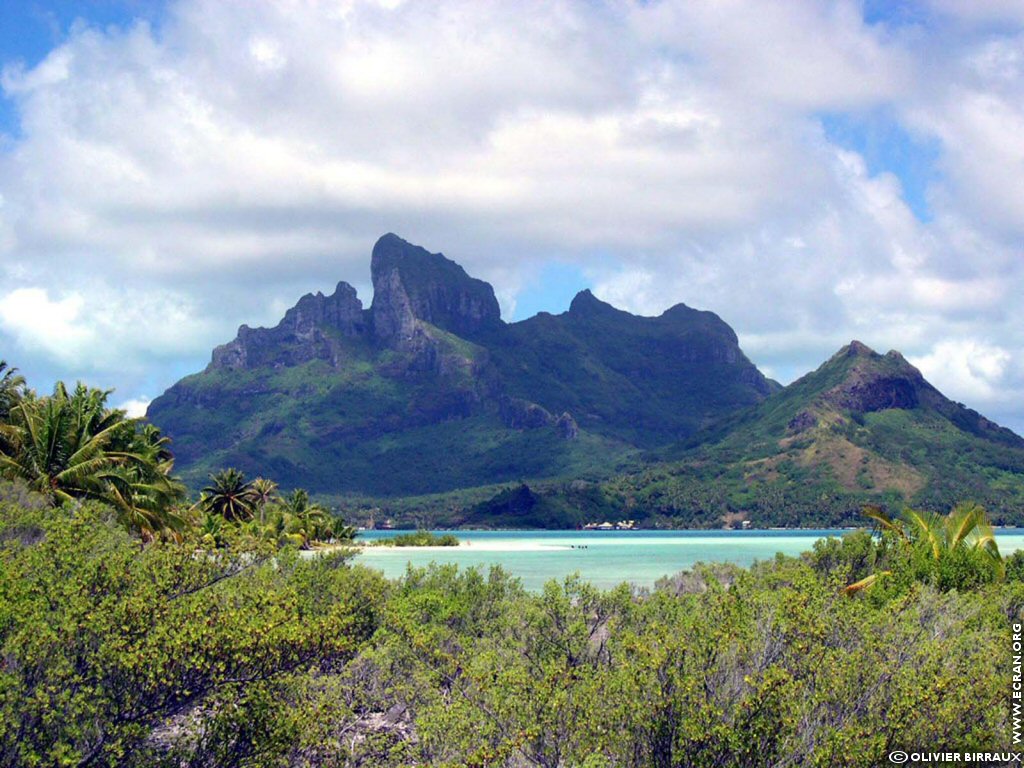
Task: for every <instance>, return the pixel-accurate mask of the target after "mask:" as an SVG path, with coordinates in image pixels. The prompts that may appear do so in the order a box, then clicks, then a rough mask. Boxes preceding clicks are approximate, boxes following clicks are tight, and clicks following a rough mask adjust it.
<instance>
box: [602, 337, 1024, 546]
mask: <svg viewBox="0 0 1024 768" xmlns="http://www.w3.org/2000/svg"><path fill="white" fill-rule="evenodd" d="M662 458H663V459H665V460H664V461H663V462H661V463H659V464H656V465H653V466H651V467H648V468H646V469H645V470H644V471H643V472H641V473H638V474H630V475H627V476H625V477H622V478H619V479H618V480H616V481H613V482H612V483H610V484H608V485H607V487H606V490H607V492H608V493H609V494H610V495H611V496H613V497H618V498H620V499H621V500H622V503H623V504H624V506H626V507H629V506H631V505H632V506H635V507H636V508H637V509H639V510H642V511H643V512H644V513H647V514H650V515H653V516H663V517H665V518H666V519H669V520H673V521H674V522H675V523H677V524H678V523H682V524H688V525H694V524H697V525H720V524H721V523H722V522H732V523H737V522H739V521H740V520H741V519H748V520H750V521H751V523H752V524H754V525H757V526H770V525H800V524H807V522H808V521H813V522H815V523H816V524H828V525H842V524H850V523H853V522H855V521H856V520H857V517H858V510H859V507H860V505H861V504H863V503H865V502H869V501H870V502H878V503H882V504H886V505H888V506H890V507H896V508H899V507H900V506H902V505H903V504H905V503H910V504H913V505H917V506H921V507H924V508H928V509H935V510H947V509H949V508H950V507H951V506H952V505H953V504H955V503H957V502H959V501H963V500H973V501H977V502H979V503H982V504H984V505H985V506H986V507H987V508H988V510H989V512H990V513H991V514H992V515H993V516H994V517H995V519H996V520H997V521H1002V522H1013V523H1018V524H1019V523H1024V439H1022V438H1021V437H1019V436H1018V435H1016V434H1014V433H1013V432H1011V431H1010V430H1008V429H1005V428H1003V427H1000V426H998V425H997V424H994V423H993V422H991V421H989V420H988V419H986V418H985V417H984V416H981V415H980V414H978V413H977V412H975V411H972V410H970V409H968V408H966V407H964V406H963V405H961V404H959V403H955V402H953V401H951V400H949V399H948V398H946V397H945V396H943V395H942V393H940V392H939V391H938V390H937V389H935V387H933V386H932V385H931V384H929V383H928V382H927V381H926V380H925V379H924V377H923V376H922V375H921V372H920V371H919V370H917V368H915V367H914V366H913V365H911V364H910V363H909V362H908V361H907V360H906V359H905V358H904V357H903V356H902V355H901V354H900V353H898V352H895V351H892V352H889V353H887V354H885V355H881V354H878V353H876V352H874V351H872V350H871V349H869V348H868V347H866V346H865V345H864V344H861V343H860V342H857V341H854V342H851V343H850V344H849V345H847V346H845V347H843V348H842V349H841V350H839V352H837V353H836V354H835V355H833V356H832V357H831V358H830V359H829V360H828V361H827V362H825V363H824V364H823V365H822V366H821V367H820V368H818V369H817V370H816V371H813V372H812V373H809V374H807V375H806V376H804V377H803V378H801V379H799V380H798V381H795V382H794V383H793V384H791V385H789V386H788V387H786V388H785V389H783V390H782V391H780V392H778V393H776V394H774V395H772V396H771V397H769V398H767V399H766V400H764V401H763V402H761V403H759V404H758V405H756V406H754V407H752V408H749V409H747V410H745V411H742V412H740V413H737V414H734V415H733V416H731V417H729V418H727V419H724V420H722V421H720V422H719V423H717V424H716V425H714V426H713V427H712V428H710V429H708V430H705V431H703V432H701V433H699V434H695V435H693V436H691V437H690V438H689V439H687V440H685V441H683V442H682V443H680V444H678V445H676V446H675V447H674V448H672V449H670V450H668V451H665V452H663V453H662ZM639 514H640V513H639V512H638V513H637V514H632V515H630V516H631V517H638V516H639Z"/></svg>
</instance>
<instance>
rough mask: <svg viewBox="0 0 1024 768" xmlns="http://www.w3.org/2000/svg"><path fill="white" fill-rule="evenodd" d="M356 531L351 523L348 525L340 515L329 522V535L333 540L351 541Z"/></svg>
mask: <svg viewBox="0 0 1024 768" xmlns="http://www.w3.org/2000/svg"><path fill="white" fill-rule="evenodd" d="M357 535H358V532H357V531H356V529H355V528H353V527H352V526H351V525H348V524H347V523H346V522H345V520H344V519H343V518H341V517H335V518H334V520H333V521H332V522H331V537H332V538H333V539H334V540H335V541H352V540H353V539H354V538H355V537H356V536H357Z"/></svg>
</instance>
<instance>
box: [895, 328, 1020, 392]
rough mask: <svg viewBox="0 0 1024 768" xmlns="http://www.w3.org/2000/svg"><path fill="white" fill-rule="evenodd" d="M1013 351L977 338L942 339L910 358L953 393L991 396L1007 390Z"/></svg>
mask: <svg viewBox="0 0 1024 768" xmlns="http://www.w3.org/2000/svg"><path fill="white" fill-rule="evenodd" d="M1010 360H1011V355H1010V353H1009V352H1008V351H1007V350H1005V349H1002V348H1001V347H998V346H996V345H993V344H987V343H985V342H981V341H977V340H975V339H962V340H951V341H941V342H939V343H937V344H936V345H935V346H934V347H933V348H932V349H931V351H930V352H929V353H928V354H926V355H923V356H921V357H914V358H911V362H912V363H913V364H914V365H916V366H917V367H918V368H920V369H921V372H922V373H923V374H924V375H925V378H928V379H930V380H931V381H932V383H933V384H935V385H936V386H938V387H940V388H941V389H944V390H945V391H946V393H947V394H948V395H949V396H950V397H954V398H957V399H962V400H968V401H969V400H981V401H985V400H992V399H993V398H998V397H1000V396H1005V395H1006V394H1008V393H1007V391H1006V385H1007V382H1006V381H1005V379H1004V376H1005V373H1006V370H1007V366H1008V364H1009V363H1010Z"/></svg>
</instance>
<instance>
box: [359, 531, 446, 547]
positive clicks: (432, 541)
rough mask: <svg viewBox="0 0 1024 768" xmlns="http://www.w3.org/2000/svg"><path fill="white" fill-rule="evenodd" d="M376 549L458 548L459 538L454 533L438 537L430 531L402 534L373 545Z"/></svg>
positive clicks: (380, 540) (378, 541) (375, 542)
mask: <svg viewBox="0 0 1024 768" xmlns="http://www.w3.org/2000/svg"><path fill="white" fill-rule="evenodd" d="M370 546H374V547H457V546H459V537H458V536H456V535H455V534H453V533H444V534H441V535H440V536H438V535H437V534H434V533H431V532H430V531H416V532H415V533H401V534H399V535H398V536H395V537H393V538H390V539H379V540H377V541H374V542H372V543H371V545H370Z"/></svg>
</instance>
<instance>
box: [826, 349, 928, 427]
mask: <svg viewBox="0 0 1024 768" xmlns="http://www.w3.org/2000/svg"><path fill="white" fill-rule="evenodd" d="M826 365H846V366H847V371H846V374H845V376H844V378H843V381H842V382H841V383H840V384H838V385H836V386H835V387H833V388H832V389H830V390H829V391H828V392H826V393H825V396H824V399H825V401H826V402H827V403H828V404H830V405H832V406H835V407H838V408H843V409H846V410H850V411H855V412H857V413H873V412H875V411H885V410H890V409H901V410H912V409H914V408H917V407H918V406H919V405H920V404H921V399H922V396H924V397H926V398H932V399H934V396H938V397H940V398H941V395H939V393H938V392H937V391H936V390H935V389H934V388H933V387H932V386H931V385H930V384H928V382H926V381H925V379H924V376H922V375H921V372H920V371H919V370H917V368H915V367H914V366H912V365H911V364H910V363H909V362H907V360H906V359H905V358H904V357H903V355H901V354H900V353H899V352H895V351H892V352H889V353H888V354H886V355H880V354H878V353H877V352H875V351H874V350H872V349H871V348H870V347H868V346H867V345H866V344H863V343H861V342H859V341H851V342H850V343H849V344H847V345H846V346H845V347H843V348H842V349H840V350H839V352H837V353H836V354H835V355H833V356H832V358H831V360H829V362H828V363H826ZM943 399H944V398H943Z"/></svg>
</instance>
